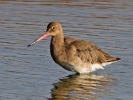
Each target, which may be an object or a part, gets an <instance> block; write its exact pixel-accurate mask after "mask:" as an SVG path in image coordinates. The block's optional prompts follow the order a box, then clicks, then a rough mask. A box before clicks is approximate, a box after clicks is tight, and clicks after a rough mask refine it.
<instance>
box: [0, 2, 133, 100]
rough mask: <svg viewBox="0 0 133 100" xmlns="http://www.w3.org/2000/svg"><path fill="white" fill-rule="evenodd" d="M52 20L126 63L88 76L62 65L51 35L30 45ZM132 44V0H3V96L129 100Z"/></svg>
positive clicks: (9, 99)
mask: <svg viewBox="0 0 133 100" xmlns="http://www.w3.org/2000/svg"><path fill="white" fill-rule="evenodd" d="M51 21H59V22H61V23H62V26H63V29H64V33H65V36H72V37H76V38H80V39H84V40H88V41H91V42H93V43H95V44H96V45H98V46H99V47H100V48H102V49H103V50H104V51H106V52H108V53H109V54H111V55H113V56H116V57H120V58H122V61H121V62H117V63H114V64H111V65H108V66H107V67H106V68H105V69H104V70H98V71H95V72H93V73H91V74H88V75H75V74H74V73H72V72H68V71H66V70H64V69H62V68H61V67H59V66H58V65H57V64H55V63H54V61H53V60H52V58H51V56H50V53H49V41H50V37H48V38H46V39H45V40H43V41H41V42H39V43H36V44H35V45H34V46H31V47H30V48H27V45H28V44H29V43H31V42H33V41H34V40H35V39H36V38H38V37H39V36H41V35H42V34H43V33H44V32H45V29H46V26H47V24H48V23H49V22H51ZM132 44H133V1H132V0H126V1H123V0H119V1H118V0H117V1H115V0H88V1H86V0H69V1H68V0H66V1H65V0H63V1H61V0H58V1H56V2H55V1H53V0H50V1H49V0H48V1H44V0H42V1H41V0H34V1H33V2H30V1H28V0H20V1H19V0H16V1H12V0H9V1H6V0H4V1H3V0H2V1H0V55H1V57H0V100H131V99H132V98H133V78H132V76H133V72H132V71H133V66H132V61H133V57H132V56H133V45H132Z"/></svg>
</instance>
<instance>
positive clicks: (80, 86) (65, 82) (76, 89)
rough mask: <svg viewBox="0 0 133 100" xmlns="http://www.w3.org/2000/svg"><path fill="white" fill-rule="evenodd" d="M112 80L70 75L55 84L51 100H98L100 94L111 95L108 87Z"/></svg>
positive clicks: (89, 75) (104, 77)
mask: <svg viewBox="0 0 133 100" xmlns="http://www.w3.org/2000/svg"><path fill="white" fill-rule="evenodd" d="M112 80H113V79H112V78H110V77H108V76H106V75H95V74H83V75H70V76H68V77H65V78H63V79H61V80H60V82H58V83H56V84H54V88H53V89H52V93H51V94H52V98H51V99H50V100H64V99H65V100H66V99H67V100H86V99H87V100H96V99H97V98H98V97H99V96H101V95H98V94H100V93H103V92H107V93H109V90H107V89H106V87H107V85H108V83H110V82H111V81H112Z"/></svg>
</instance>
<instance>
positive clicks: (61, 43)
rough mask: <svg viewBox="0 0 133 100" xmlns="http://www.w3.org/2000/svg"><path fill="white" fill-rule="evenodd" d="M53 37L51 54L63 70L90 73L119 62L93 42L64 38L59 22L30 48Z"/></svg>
mask: <svg viewBox="0 0 133 100" xmlns="http://www.w3.org/2000/svg"><path fill="white" fill-rule="evenodd" d="M49 35H51V36H52V38H51V43H50V52H51V56H52V58H53V60H54V61H55V62H56V63H57V64H59V65H60V66H62V67H63V68H65V69H67V70H69V71H73V72H77V73H89V72H92V71H95V70H96V69H103V67H102V66H105V65H107V64H110V63H113V62H116V61H119V60H120V58H116V57H112V56H110V55H109V54H107V53H106V52H104V51H102V50H101V49H100V48H99V47H97V46H96V45H94V44H93V43H91V42H88V41H85V40H80V39H76V38H71V37H66V38H64V34H63V30H62V26H61V24H60V23H59V22H51V23H49V24H48V26H47V31H46V33H45V34H43V35H42V36H41V37H40V38H38V39H37V40H35V41H34V42H32V43H31V44H30V45H28V47H29V46H31V45H33V44H34V43H36V42H38V41H40V40H42V39H44V38H45V37H47V36H49Z"/></svg>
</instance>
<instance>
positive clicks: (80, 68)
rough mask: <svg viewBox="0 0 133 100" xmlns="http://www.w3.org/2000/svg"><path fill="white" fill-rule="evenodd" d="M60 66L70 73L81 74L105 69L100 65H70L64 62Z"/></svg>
mask: <svg viewBox="0 0 133 100" xmlns="http://www.w3.org/2000/svg"><path fill="white" fill-rule="evenodd" d="M59 65H60V66H61V67H63V68H64V69H66V70H68V71H72V72H77V73H80V74H84V73H89V72H92V71H95V70H96V69H104V68H103V67H102V66H101V65H100V64H89V63H81V64H80V63H77V64H70V63H64V62H63V63H62V64H59Z"/></svg>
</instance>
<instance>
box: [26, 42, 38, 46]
mask: <svg viewBox="0 0 133 100" xmlns="http://www.w3.org/2000/svg"><path fill="white" fill-rule="evenodd" d="M35 43H36V42H32V43H31V44H29V45H28V46H27V47H30V46H32V45H33V44H35Z"/></svg>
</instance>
